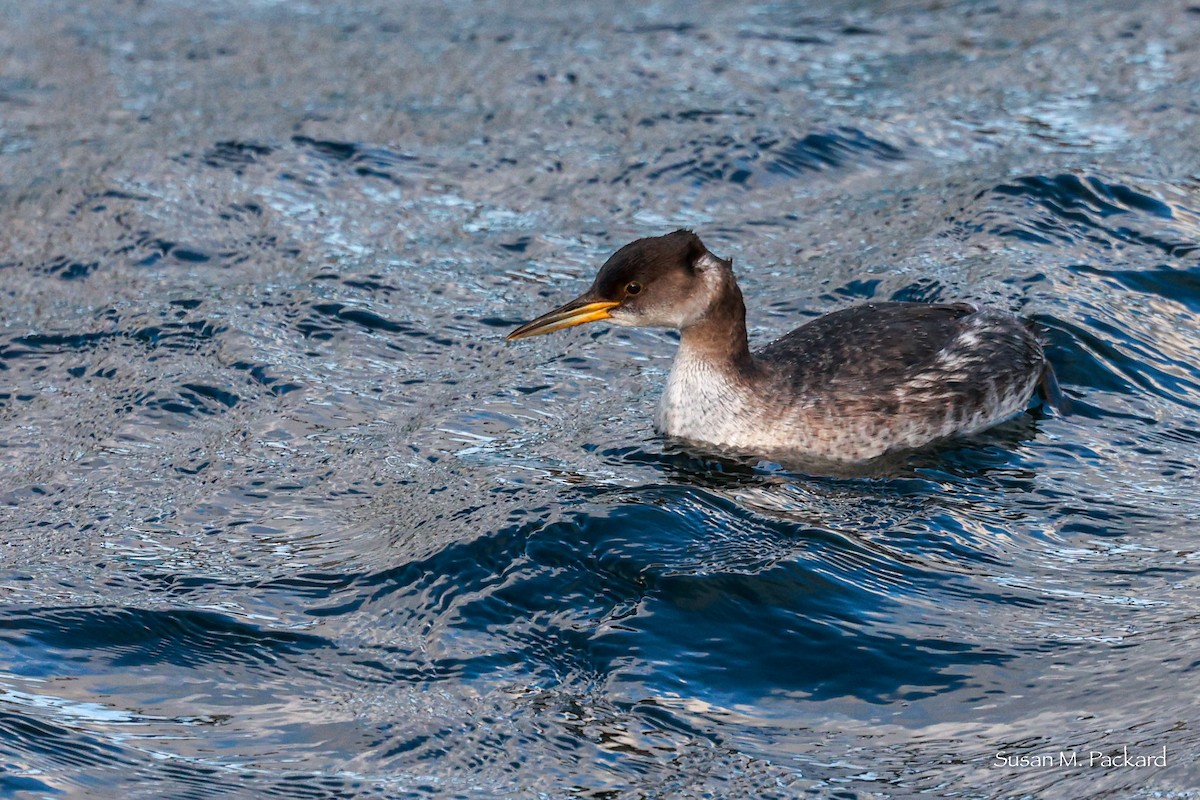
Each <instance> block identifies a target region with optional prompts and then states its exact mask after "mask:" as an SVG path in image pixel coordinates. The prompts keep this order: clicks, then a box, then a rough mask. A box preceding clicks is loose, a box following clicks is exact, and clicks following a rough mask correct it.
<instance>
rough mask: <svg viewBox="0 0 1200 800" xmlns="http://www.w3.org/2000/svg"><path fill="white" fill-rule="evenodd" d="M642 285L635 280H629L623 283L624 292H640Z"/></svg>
mask: <svg viewBox="0 0 1200 800" xmlns="http://www.w3.org/2000/svg"><path fill="white" fill-rule="evenodd" d="M641 292H642V285H641V284H640V283H638V282H637V281H630V282H629V283H627V284H625V294H641Z"/></svg>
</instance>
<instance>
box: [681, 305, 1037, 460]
mask: <svg viewBox="0 0 1200 800" xmlns="http://www.w3.org/2000/svg"><path fill="white" fill-rule="evenodd" d="M1044 363H1045V357H1044V355H1043V353H1042V347H1041V344H1040V343H1039V342H1038V340H1037V337H1036V336H1035V335H1034V334H1033V333H1032V332H1031V331H1030V329H1029V327H1028V326H1027V325H1026V324H1025V323H1024V322H1023V321H1022V320H1020V319H1019V318H1017V317H1015V316H1013V315H1012V314H1008V313H1006V312H1003V311H997V310H994V309H987V308H984V309H977V308H975V307H974V306H971V305H967V304H955V305H929V304H919V303H869V304H866V305H860V306H855V307H853V308H848V309H845V310H842V311H838V312H835V313H832V314H829V315H827V316H824V317H821V318H820V319H817V320H814V321H813V322H810V323H809V324H807V325H805V326H803V327H801V328H799V329H797V330H795V331H792V332H791V333H789V334H787V335H786V336H784V337H782V338H780V339H777V340H776V341H774V342H772V343H771V344H768V345H767V346H766V347H763V348H762V349H761V350H758V351H756V352H755V353H754V354H753V357H752V362H751V367H750V368H749V369H747V368H746V367H745V366H744V365H736V364H729V363H720V362H717V363H714V362H712V361H710V360H706V359H704V358H703V357H701V356H699V354H698V353H697V352H695V348H693V347H692V346H690V342H689V337H688V336H687V335H686V333H685V335H684V337H683V343H682V345H681V347H680V352H679V355H678V356H677V357H676V361H675V366H674V368H673V369H672V371H671V377H670V379H669V381H668V384H667V390H666V391H665V392H664V394H663V400H662V405H661V409H660V412H659V420H658V421H659V427H660V428H661V430H662V431H663V432H664V433H667V434H670V435H673V436H680V437H683V438H688V439H696V440H701V441H708V442H713V443H716V444H722V445H727V446H731V447H736V448H741V449H749V450H755V451H760V452H778V451H795V452H799V453H802V454H804V455H809V456H815V457H818V458H824V459H829V460H833V461H863V460H866V459H870V458H875V457H877V456H880V455H883V454H884V453H887V452H889V451H893V450H897V449H903V448H914V447H921V446H922V445H925V444H928V443H930V442H932V441H935V440H937V439H941V438H945V437H947V436H953V435H963V434H970V433H974V432H977V431H980V430H983V429H985V428H988V427H990V426H992V425H995V424H996V423H998V422H1001V421H1003V420H1005V419H1007V418H1009V417H1011V416H1013V415H1014V414H1017V413H1019V412H1020V411H1022V410H1023V409H1024V407H1025V405H1026V404H1027V403H1028V401H1029V398H1030V396H1031V395H1032V393H1033V390H1034V388H1035V387H1036V385H1037V383H1038V380H1039V378H1040V376H1041V374H1042V369H1043V365H1044Z"/></svg>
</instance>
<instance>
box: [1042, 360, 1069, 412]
mask: <svg viewBox="0 0 1200 800" xmlns="http://www.w3.org/2000/svg"><path fill="white" fill-rule="evenodd" d="M1038 394H1040V395H1041V396H1042V401H1043V402H1044V403H1047V404H1048V405H1050V406H1052V407H1053V408H1054V410H1055V411H1057V412H1058V413H1059V414H1062V415H1063V416H1064V417H1065V416H1067V415H1068V414H1070V413H1071V400H1070V398H1069V397H1067V396H1066V395H1065V394H1063V391H1062V388H1061V387H1060V386H1059V385H1058V377H1057V376H1056V375H1055V374H1054V367H1053V366H1051V364H1050V360H1049V359H1046V361H1045V362H1043V364H1042V377H1041V378H1039V379H1038Z"/></svg>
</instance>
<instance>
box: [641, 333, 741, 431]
mask: <svg viewBox="0 0 1200 800" xmlns="http://www.w3.org/2000/svg"><path fill="white" fill-rule="evenodd" d="M747 399H748V398H747V397H746V396H745V387H743V386H741V385H739V384H738V383H736V382H735V381H733V380H732V378H731V377H730V376H729V375H728V374H727V373H726V372H724V371H723V370H719V369H715V368H714V367H713V366H712V364H711V363H709V362H707V361H705V360H704V359H702V358H698V357H696V355H695V354H693V353H690V352H689V351H688V349H687V348H686V347H681V348H680V349H679V353H678V354H677V355H676V356H675V363H674V365H673V366H672V367H671V376H670V377H669V378H668V379H667V387H666V389H665V390H664V391H663V395H662V401H661V402H660V403H659V407H658V429H659V430H660V431H661V432H663V433H665V434H667V435H668V436H678V437H681V438H684V439H695V440H700V441H705V442H713V443H715V444H725V445H739V444H740V445H745V444H748V442H747V441H746V439H747V437H746V433H747V431H746V428H747V423H748V422H749V421H750V420H749V416H750V405H749V403H748V402H747Z"/></svg>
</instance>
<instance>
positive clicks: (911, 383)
mask: <svg viewBox="0 0 1200 800" xmlns="http://www.w3.org/2000/svg"><path fill="white" fill-rule="evenodd" d="M596 320H610V321H611V322H613V323H615V324H617V325H636V326H655V327H667V328H675V329H677V330H678V331H679V332H680V338H679V352H678V354H677V355H676V356H675V363H674V365H673V366H672V368H671V375H670V377H669V378H668V380H667V387H666V390H665V391H664V392H663V395H662V402H661V404H660V405H659V409H658V418H657V427H658V429H659V431H660V432H662V433H664V434H666V435H669V436H674V437H679V438H682V439H690V440H695V441H700V442H708V443H710V444H716V445H720V446H725V447H730V448H733V449H736V450H742V451H751V452H755V453H760V454H769V453H779V452H788V453H794V454H796V455H799V456H802V457H811V458H818V459H825V460H828V461H838V462H859V461H866V460H869V459H873V458H876V457H878V456H881V455H883V454H885V453H888V452H891V451H895V450H904V449H910V448H916V447H921V446H922V445H926V444H929V443H930V442H933V441H935V440H938V439H942V438H945V437H948V436H956V435H966V434H971V433H976V432H978V431H981V430H983V429H985V428H988V427H991V426H992V425H995V424H996V423H998V422H1002V421H1003V420H1005V419H1007V418H1009V417H1012V416H1014V415H1016V414H1018V413H1020V412H1021V411H1023V410H1024V409H1025V407H1026V405H1027V404H1028V402H1029V400H1030V397H1031V396H1032V394H1033V392H1034V390H1035V388H1037V387H1038V385H1039V382H1041V383H1042V384H1043V386H1044V388H1045V390H1046V392H1047V394H1049V395H1050V396H1051V398H1052V399H1054V398H1056V397H1057V396H1059V395H1058V393H1057V384H1056V383H1055V381H1054V373H1053V371H1052V370H1051V368H1050V365H1049V362H1048V361H1047V360H1046V357H1045V354H1044V353H1043V351H1042V345H1041V343H1040V342H1039V341H1038V337H1037V335H1036V333H1035V332H1034V330H1033V327H1032V323H1030V322H1027V321H1025V320H1022V319H1020V318H1018V317H1016V316H1014V315H1012V314H1009V313H1008V312H1005V311H1000V310H996V309H989V308H980V307H977V306H974V305H971V304H969V303H952V304H941V303H936V304H935V303H898V302H886V303H866V304H863V305H859V306H854V307H853V308H847V309H844V310H841V311H835V312H833V313H831V314H827V315H825V316H823V317H820V318H819V319H815V320H813V321H812V322H809V323H807V324H806V325H804V326H802V327H800V328H797V329H796V330H794V331H792V332H791V333H789V334H787V335H785V336H783V337H781V338H779V339H776V340H775V341H773V342H771V343H770V344H768V345H766V346H765V347H763V348H761V349H759V350H756V351H754V352H751V351H750V347H749V343H748V341H747V339H746V307H745V305H744V304H743V302H742V292H741V290H740V289H739V288H738V285H737V281H736V280H735V279H734V276H733V262H732V261H726V260H722V259H720V258H718V257H716V256H715V255H713V254H712V253H711V252H709V250H708V248H706V247H705V246H704V244H703V242H701V241H700V237H698V236H697V235H696V234H695V233H692V232H691V231H686V230H679V231H675V232H674V233H669V234H667V235H666V236H657V237H652V238H647V239H638V240H637V241H634V242H631V243H629V244H627V245H625V246H624V247H622V248H621V249H620V250H618V251H617V252H616V253H614V254H613V255H612V257H611V258H609V259H608V261H607V262H605V264H604V266H603V267H601V269H600V272H599V274H597V275H596V280H595V282H594V283H593V284H592V287H591V288H590V289H588V290H587V291H586V292H584V293H583V294H582V295H580V296H579V297H577V298H576V299H574V300H572V301H571V302H569V303H567V304H566V305H564V306H562V307H560V308H557V309H555V310H554V311H551V312H550V313H548V314H545V315H543V316H541V317H538V318H537V319H535V320H533V321H532V322H528V323H526V324H524V325H522V326H521V327H519V328H517V329H516V330H515V331H513V332H512V333H510V334H509V335H508V339H509V340H512V339H520V338H523V337H526V336H536V335H538V334H542V333H550V332H551V331H557V330H561V329H563V328H568V327H571V326H573V325H581V324H583V323H585V322H594V321H596Z"/></svg>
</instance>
